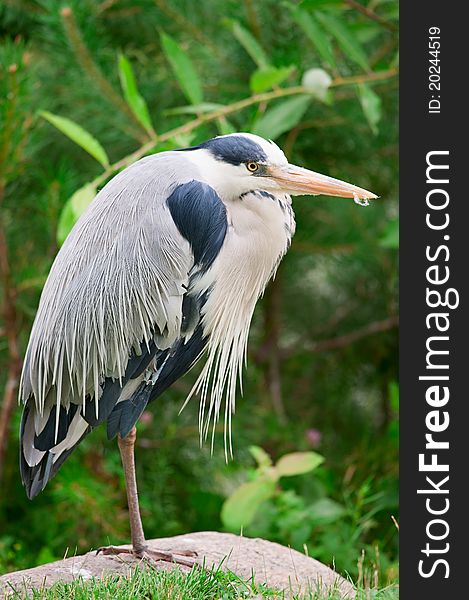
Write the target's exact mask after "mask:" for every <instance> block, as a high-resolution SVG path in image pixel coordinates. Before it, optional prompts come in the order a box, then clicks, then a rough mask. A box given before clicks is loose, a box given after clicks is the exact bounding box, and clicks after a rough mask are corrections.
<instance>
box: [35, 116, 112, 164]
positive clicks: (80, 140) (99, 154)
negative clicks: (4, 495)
mask: <svg viewBox="0 0 469 600" xmlns="http://www.w3.org/2000/svg"><path fill="white" fill-rule="evenodd" d="M40 114H41V116H42V117H44V119H46V121H49V123H51V124H52V125H54V127H57V129H58V130H59V131H61V132H62V133H64V134H65V135H66V136H67V137H69V138H70V139H71V140H72V141H73V142H75V144H78V145H79V146H80V147H81V148H83V150H85V151H86V152H88V154H90V155H91V156H92V157H93V158H95V159H96V160H97V161H98V162H99V163H101V164H102V165H103V167H108V166H109V159H108V157H107V154H106V151H105V150H104V148H103V147H102V146H101V144H100V143H99V142H98V140H97V139H96V138H94V137H93V136H92V135H91V134H90V133H88V132H87V131H86V130H85V129H83V127H80V125H77V124H76V123H74V122H73V121H71V120H70V119H67V118H65V117H59V116H58V115H53V114H52V113H50V112H48V111H47V110H43V111H41V113H40Z"/></svg>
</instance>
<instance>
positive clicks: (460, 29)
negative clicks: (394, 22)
mask: <svg viewBox="0 0 469 600" xmlns="http://www.w3.org/2000/svg"><path fill="white" fill-rule="evenodd" d="M466 7H467V4H466V3H464V2H461V3H459V2H442V1H435V0H426V1H425V2H415V1H414V2H412V1H409V0H407V1H405V2H401V4H400V13H401V40H400V73H401V87H400V216H401V219H400V223H401V231H400V236H401V245H400V313H401V321H400V323H401V338H400V385H401V444H400V453H401V517H400V539H401V598H402V599H403V600H406V599H416V598H424V599H425V600H433V599H435V600H437V599H438V600H441V599H450V598H469V591H468V589H469V588H468V585H467V578H468V574H469V566H468V565H467V563H468V557H467V548H468V545H469V464H468V458H469V414H468V406H469V397H468V396H469V394H468V387H469V386H468V384H467V383H466V374H469V341H468V337H469V310H468V303H467V298H468V283H467V281H468V278H469V123H468V121H469V119H468V111H469V94H468V92H467V89H468V87H469V85H468V73H469V66H468V56H469V49H468V48H467V44H466V43H467V41H468V39H469V27H468V24H467V19H466V18H465V17H464V14H463V9H464V8H466ZM430 27H439V28H440V30H441V49H440V50H441V52H440V54H439V58H440V67H441V92H440V96H441V113H440V114H429V113H428V101H429V99H430V97H431V95H432V93H433V94H435V92H430V91H429V88H428V83H429V79H428V76H429V58H430V56H429V48H428V37H429V33H428V31H429V28H430ZM432 150H449V152H450V154H449V164H450V170H449V179H450V183H449V185H447V186H442V187H445V189H446V190H447V191H448V192H449V194H450V204H449V207H448V212H449V216H450V224H449V227H448V230H446V231H445V232H444V233H443V232H437V231H431V230H430V229H429V228H428V227H427V226H426V222H425V219H426V213H427V212H428V211H427V206H426V194H427V192H428V191H429V189H430V188H429V186H428V184H426V176H425V170H426V166H427V165H426V154H427V152H429V151H432ZM444 234H447V235H449V236H450V239H449V240H445V241H444V240H443V239H442V238H443V235H444ZM440 243H441V244H444V243H446V244H447V245H448V248H449V250H450V258H449V261H448V262H446V263H445V262H444V261H443V259H442V260H441V261H440V262H439V264H440V265H445V264H446V265H448V266H449V268H450V280H449V283H448V286H450V287H453V288H456V289H457V290H458V292H459V296H460V304H459V307H458V308H457V309H454V310H448V312H449V313H450V314H449V318H450V322H451V325H450V328H449V331H448V333H447V335H449V336H450V342H449V346H448V347H449V350H450V354H449V365H450V369H449V371H448V373H449V376H450V381H449V388H450V400H449V402H448V404H447V407H445V409H441V410H448V412H449V414H450V425H449V428H448V430H447V431H446V432H444V433H442V434H440V438H438V439H441V440H443V439H447V440H448V441H449V443H450V447H449V449H448V450H445V451H441V452H440V453H439V461H440V462H448V463H449V466H450V470H449V473H448V474H449V476H450V477H449V481H448V484H447V486H446V487H447V488H449V494H448V495H447V497H448V499H449V501H450V508H449V510H448V512H447V513H446V514H445V515H444V516H442V518H445V519H446V520H447V522H448V525H449V528H450V531H449V535H448V537H447V538H446V539H445V540H442V541H441V542H432V541H431V540H428V538H427V535H426V525H427V523H428V522H429V521H430V520H431V519H432V516H431V515H429V514H428V512H427V511H426V507H425V496H422V495H419V494H417V489H419V488H422V487H423V486H424V484H425V474H422V473H419V469H418V455H419V453H422V452H424V446H425V433H426V432H427V429H426V425H425V416H426V414H427V412H428V411H429V410H431V408H430V407H429V406H428V405H427V404H426V401H425V390H426V388H427V386H428V382H422V381H419V379H418V377H419V375H422V374H424V372H425V364H426V359H425V357H426V347H425V343H426V340H427V337H428V336H429V335H430V333H429V331H428V329H427V328H426V324H425V317H426V315H427V314H428V313H429V312H432V310H431V309H429V308H428V307H427V305H426V287H427V285H428V284H427V281H426V269H427V267H428V266H429V263H428V261H427V259H426V257H425V251H426V246H427V245H430V246H432V247H433V248H436V247H437V246H438V245H439V244H440ZM442 256H443V253H442ZM440 310H443V309H440ZM442 335H443V334H442ZM446 358H448V357H446ZM439 374H441V372H440V373H439ZM435 437H437V436H435ZM444 458H446V459H447V461H443V459H444ZM427 474H428V475H429V476H431V474H430V473H427ZM441 476H442V473H435V477H434V480H435V481H438V480H441V478H442V477H441ZM427 487H430V486H428V485H427ZM433 497H435V498H436V495H435V496H433ZM439 497H440V498H443V497H444V496H443V495H441V496H439ZM435 506H437V505H436V504H435ZM440 506H442V504H441V505H440ZM433 518H437V517H433ZM434 531H435V532H436V531H437V529H434ZM441 531H443V529H441ZM427 541H429V542H430V543H431V544H433V546H434V548H438V547H439V548H442V547H443V546H444V545H445V543H446V542H447V543H449V551H448V552H447V553H443V554H434V555H432V556H433V557H434V559H433V560H437V559H438V558H443V559H445V560H447V561H448V564H449V577H448V578H445V574H446V568H443V566H442V565H440V566H439V567H437V568H436V570H435V573H434V574H433V575H432V576H431V577H428V578H423V577H422V576H421V575H419V571H418V567H419V560H421V559H426V563H425V564H426V567H425V568H426V569H427V570H428V567H429V565H431V561H432V559H431V558H430V559H428V558H426V556H425V554H423V553H422V549H424V548H425V546H426V543H427Z"/></svg>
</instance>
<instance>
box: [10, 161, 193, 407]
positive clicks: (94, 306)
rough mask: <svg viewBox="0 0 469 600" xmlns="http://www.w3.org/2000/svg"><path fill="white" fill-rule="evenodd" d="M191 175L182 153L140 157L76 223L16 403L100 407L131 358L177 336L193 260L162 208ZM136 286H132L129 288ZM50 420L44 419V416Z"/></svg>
mask: <svg viewBox="0 0 469 600" xmlns="http://www.w3.org/2000/svg"><path fill="white" fill-rule="evenodd" d="M181 174H182V175H183V177H182V180H183V181H184V179H185V180H186V181H189V180H191V179H193V178H194V177H196V175H197V172H196V170H195V168H194V167H193V166H191V165H190V163H189V161H187V160H186V159H185V157H184V155H183V154H181V153H177V152H171V153H163V154H159V155H154V156H149V157H147V158H144V159H142V160H140V161H138V162H137V163H135V164H134V165H132V166H131V167H129V168H128V169H126V170H125V171H123V172H122V173H120V174H119V175H117V176H116V177H115V178H114V179H112V180H111V181H110V182H109V183H108V184H107V185H106V186H105V187H104V188H103V189H102V190H101V191H100V192H99V193H98V195H97V196H96V198H95V199H94V200H93V202H92V203H91V205H90V207H89V208H88V210H87V211H86V212H85V213H84V214H83V215H82V217H81V218H80V219H79V221H78V222H77V223H76V225H75V227H74V228H73V230H72V232H71V233H70V235H69V236H68V238H67V240H66V241H65V243H64V245H63V246H62V248H61V250H60V252H59V253H58V255H57V258H56V260H55V262H54V264H53V266H52V269H51V272H50V275H49V278H48V280H47V282H46V285H45V287H44V290H43V293H42V296H41V301H40V304H39V308H38V312H37V315H36V319H35V322H34V325H33V329H32V333H31V337H30V342H29V345H28V349H27V353H26V358H25V366H24V369H23V375H22V386H21V399H22V400H23V402H25V401H26V400H27V399H28V397H29V396H30V395H33V396H34V400H35V405H36V409H37V411H38V413H39V415H42V414H43V413H44V408H45V406H46V405H47V406H48V407H50V405H51V404H55V403H57V404H59V403H60V402H61V403H62V404H65V405H69V403H70V402H73V403H76V404H79V403H83V402H84V400H85V397H86V396H87V395H90V396H91V397H93V396H94V398H95V400H96V404H97V401H98V399H99V395H100V385H101V383H102V382H103V380H104V378H106V377H112V378H117V379H121V378H122V377H123V375H124V373H125V368H126V364H127V361H128V358H129V353H130V352H131V351H132V350H134V351H135V352H136V353H137V354H139V353H140V352H141V348H140V344H141V342H142V340H143V341H144V342H146V343H148V342H149V340H150V339H152V338H153V337H154V338H155V340H156V342H157V344H158V346H159V347H160V348H167V347H169V346H171V344H172V343H173V342H174V340H175V339H176V338H177V337H178V336H179V333H180V327H181V313H182V311H181V304H182V297H183V293H184V291H185V290H184V287H183V286H187V283H188V281H187V280H188V273H189V271H190V269H191V267H192V265H193V256H192V252H191V249H190V247H189V244H188V242H187V241H186V240H185V239H184V238H183V237H182V236H181V235H180V233H179V232H178V230H177V228H176V226H175V224H174V222H173V220H172V218H171V215H170V212H169V209H168V207H167V204H166V198H167V197H168V196H169V195H170V193H171V191H172V189H173V188H174V186H176V185H177V184H180V183H181ZM136 282H138V285H136ZM47 412H48V411H47Z"/></svg>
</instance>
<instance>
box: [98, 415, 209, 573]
mask: <svg viewBox="0 0 469 600" xmlns="http://www.w3.org/2000/svg"><path fill="white" fill-rule="evenodd" d="M136 439H137V428H136V427H133V428H132V429H131V430H130V432H129V433H128V435H127V436H126V437H125V438H122V437H121V436H120V435H118V438H117V443H118V445H119V451H120V455H121V460H122V466H123V467H124V477H125V488H126V492H127V504H128V507H129V521H130V536H131V540H132V549H126V548H117V547H114V546H109V547H104V548H99V549H98V550H97V552H98V553H99V552H101V553H103V554H111V555H116V554H133V555H135V556H137V557H138V558H143V559H146V560H149V561H150V562H153V561H158V560H163V561H167V562H176V563H179V564H182V565H186V566H189V567H192V566H193V565H194V564H195V563H194V562H193V561H190V560H187V559H184V558H182V556H188V557H194V556H197V553H196V552H192V551H190V550H182V551H175V552H174V553H173V552H169V551H166V550H153V549H150V548H148V545H147V543H146V541H145V534H144V532H143V525H142V518H141V516H140V506H139V503H138V489H137V477H136V472H135V452H134V448H135V440H136Z"/></svg>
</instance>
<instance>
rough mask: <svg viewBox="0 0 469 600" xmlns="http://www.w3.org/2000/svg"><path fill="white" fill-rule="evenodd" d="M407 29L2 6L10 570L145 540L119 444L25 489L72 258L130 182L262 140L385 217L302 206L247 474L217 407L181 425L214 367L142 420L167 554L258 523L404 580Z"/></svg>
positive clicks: (229, 7) (5, 492)
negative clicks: (210, 144)
mask: <svg viewBox="0 0 469 600" xmlns="http://www.w3.org/2000/svg"><path fill="white" fill-rule="evenodd" d="M397 19H398V3H397V1H395V0H366V2H365V1H363V0H361V1H360V2H358V1H355V0H303V1H302V2H294V1H278V0H264V1H263V2H253V1H252V0H242V1H241V0H236V1H234V0H227V1H225V2H217V1H216V0H200V1H199V2H192V1H190V0H103V1H98V0H95V1H92V0H71V1H69V2H67V3H65V2H60V1H57V0H16V1H15V0H4V1H3V2H2V3H1V5H0V36H1V42H0V572H5V571H7V570H16V569H21V568H26V567H32V566H34V565H36V564H40V563H44V562H48V561H51V560H54V559H58V558H61V557H63V556H64V554H65V553H66V552H67V553H68V554H69V555H70V554H74V553H76V552H79V553H80V552H84V551H87V550H89V549H90V548H91V547H97V546H100V545H102V544H106V543H108V542H110V543H113V544H119V543H124V542H127V541H128V539H129V531H128V521H127V516H126V497H125V489H124V481H123V473H122V469H121V467H120V459H119V454H118V450H117V445H116V444H115V443H114V442H108V441H107V440H106V437H105V431H102V430H101V429H98V430H95V431H94V432H93V434H92V435H90V436H88V437H87V438H86V439H85V441H84V442H83V443H82V444H81V445H80V446H79V448H78V449H77V450H76V451H75V452H74V454H73V455H72V456H71V458H69V459H68V461H67V462H66V464H65V465H64V466H63V467H62V469H61V470H60V472H59V474H58V475H57V476H56V477H55V479H53V480H52V481H51V482H50V484H49V485H48V486H47V488H46V490H45V491H44V492H43V493H42V494H41V495H40V496H39V497H37V498H36V499H35V500H34V502H29V501H28V500H27V499H26V496H25V494H24V490H23V489H22V486H21V483H20V479H19V470H18V427H19V420H20V412H21V411H20V409H19V407H18V405H17V400H16V399H17V386H18V377H19V372H20V369H21V357H22V356H23V353H24V350H25V346H26V344H27V340H28V335H29V331H30V328H31V324H32V321H33V318H34V314H35V311H36V307H37V304H38V300H39V296H40V293H41V289H42V286H43V284H44V281H45V278H46V276H47V273H48V270H49V268H50V266H51V263H52V261H53V259H54V256H55V254H56V252H57V249H58V247H59V245H60V243H61V242H62V241H63V239H64V237H65V236H66V235H67V233H68V231H69V230H70V228H71V227H72V225H73V223H74V221H75V220H76V218H77V217H78V215H79V214H80V213H81V212H82V211H83V210H84V208H85V207H86V206H87V204H88V203H89V201H90V200H91V198H92V197H93V195H94V193H95V190H96V189H97V188H100V187H102V185H103V184H104V183H105V182H106V181H107V180H108V179H109V178H110V177H111V176H112V175H113V174H115V173H116V172H117V171H118V169H120V168H122V167H124V166H126V165H128V164H130V163H131V162H133V161H134V160H136V159H137V158H139V157H141V156H143V155H145V154H146V153H149V152H154V151H161V150H165V149H170V148H175V147H180V146H189V145H194V144H197V143H198V142H200V141H202V140H204V139H207V138H209V137H213V136H214V135H216V134H219V133H228V132H231V131H252V132H255V133H260V134H261V135H264V136H265V137H268V138H272V139H275V141H276V142H277V143H278V144H279V145H280V146H281V147H282V148H283V149H284V150H285V153H286V154H287V156H288V158H289V159H290V160H291V161H292V162H294V163H296V164H299V165H302V166H305V167H307V168H310V169H313V170H315V171H319V172H322V173H325V174H328V175H331V176H333V177H338V178H340V179H344V180H346V181H350V182H352V183H354V184H356V185H359V186H361V187H364V188H366V189H369V190H372V191H374V192H375V193H377V194H378V195H379V196H380V200H378V201H375V202H373V203H372V204H371V205H370V206H369V207H367V208H362V207H359V206H357V205H355V204H354V203H353V202H351V201H346V200H343V199H333V198H328V197H316V198H312V197H302V198H297V199H295V200H294V208H295V212H296V216H297V234H296V236H295V238H294V241H293V245H292V248H291V251H290V252H289V254H288V255H287V257H286V258H285V260H284V261H283V263H282V265H281V267H280V269H279V272H278V275H277V278H276V279H275V281H274V282H273V283H271V285H270V286H269V287H268V289H267V291H266V293H265V296H264V298H263V299H262V300H261V301H260V302H259V305H258V307H257V310H256V313H255V317H254V322H253V327H252V332H251V338H250V347H249V366H248V370H247V372H246V374H245V386H244V387H245V389H244V395H243V397H239V398H238V402H237V412H236V417H235V419H234V421H233V439H234V460H230V461H229V462H228V463H226V462H225V457H224V449H223V434H222V432H219V433H217V436H216V439H215V444H214V451H213V455H211V451H210V443H206V444H205V445H204V446H203V447H202V448H200V446H199V433H198V430H197V409H198V407H197V401H196V400H192V401H191V402H190V403H189V405H188V406H187V408H186V409H185V410H184V411H183V412H182V414H180V415H179V414H178V412H179V409H180V407H181V405H182V403H183V401H184V399H185V396H186V394H187V393H188V391H189V390H190V388H191V384H192V382H193V381H194V380H195V377H196V375H197V372H198V368H195V369H194V370H193V371H192V372H191V373H189V374H188V375H187V376H186V377H185V378H184V379H183V380H181V381H180V382H178V383H177V384H176V385H175V386H174V387H173V388H172V389H171V390H169V392H167V393H166V394H165V395H164V396H163V397H161V398H159V399H158V401H157V402H155V403H153V404H152V405H151V406H150V410H148V411H146V412H145V413H144V415H143V416H142V419H141V422H140V424H139V427H138V428H139V437H138V438H137V444H138V446H137V450H136V452H137V468H138V478H139V486H140V496H141V506H142V511H143V520H144V526H145V530H146V535H147V537H148V538H153V537H159V536H170V535H175V534H179V533H184V532H190V531H196V530H220V531H223V530H225V531H235V532H239V529H240V525H241V524H242V525H243V530H244V533H245V534H246V535H248V536H261V537H264V538H267V539H269V540H273V541H278V542H280V543H282V544H285V545H290V546H292V547H293V548H296V549H298V550H300V551H302V552H307V553H308V554H309V555H310V556H313V557H315V558H318V559H319V560H321V561H323V562H325V563H327V564H329V565H332V564H333V563H335V565H336V568H337V569H338V570H339V571H340V572H342V573H345V572H348V573H349V574H350V575H351V577H352V578H354V579H357V578H360V577H363V572H364V569H365V566H366V568H367V569H368V572H369V573H371V574H372V577H375V578H378V577H379V578H380V580H381V583H383V584H386V582H387V581H390V580H394V579H395V577H396V572H397V571H396V570H397V566H396V564H397V556H396V555H397V539H398V531H397V526H396V522H395V520H398V506H397V502H398V491H397V477H398V472H397V453H398V447H397V437H398V425H397V416H398V412H397V411H398V387H397V383H396V380H397V334H398V318H397V247H398V233H397V232H398V221H397V201H398V198H397V193H398V192H397V190H398V162H397V157H398V145H397V144H398V130H397V97H398V80H397V69H398V38H397V30H398V25H397ZM290 453H302V454H295V455H294V456H293V457H290V459H289V461H288V460H287V461H285V459H283V470H281V469H279V470H278V471H276V472H277V476H276V477H275V481H274V484H275V485H273V486H272V487H270V488H269V491H268V493H265V489H264V491H263V489H262V482H264V481H265V478H266V473H267V472H268V470H269V468H271V467H269V465H271V461H272V462H273V463H276V462H277V461H278V460H279V459H280V458H281V457H283V456H285V455H287V454H290ZM285 465H287V467H286V466H285ZM271 473H272V471H271ZM280 474H282V475H283V476H282V477H280ZM243 498H244V501H243ZM233 499H234V500H233Z"/></svg>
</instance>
